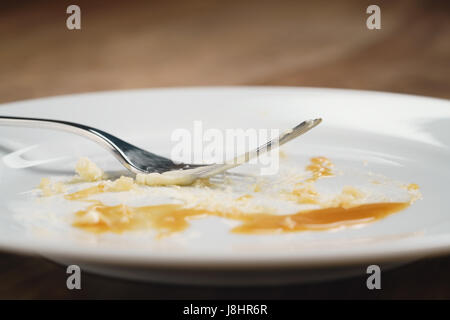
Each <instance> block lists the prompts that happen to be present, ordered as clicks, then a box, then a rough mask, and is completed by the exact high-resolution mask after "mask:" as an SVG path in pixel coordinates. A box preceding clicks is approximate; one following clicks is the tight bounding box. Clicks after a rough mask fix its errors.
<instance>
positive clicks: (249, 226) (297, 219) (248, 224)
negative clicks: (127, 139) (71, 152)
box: [65, 157, 418, 237]
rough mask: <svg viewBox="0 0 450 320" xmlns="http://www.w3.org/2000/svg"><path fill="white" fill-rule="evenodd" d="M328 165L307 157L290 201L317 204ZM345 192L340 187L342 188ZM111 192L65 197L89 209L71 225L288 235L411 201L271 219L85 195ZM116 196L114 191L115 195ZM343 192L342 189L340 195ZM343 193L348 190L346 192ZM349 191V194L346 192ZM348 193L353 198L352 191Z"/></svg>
mask: <svg viewBox="0 0 450 320" xmlns="http://www.w3.org/2000/svg"><path fill="white" fill-rule="evenodd" d="M332 168H333V164H332V163H331V161H330V160H328V159H327V158H325V157H316V158H311V163H310V164H309V165H308V166H307V167H306V170H307V171H309V172H310V173H311V177H310V178H308V179H307V180H306V181H304V182H301V183H299V184H297V186H298V188H296V189H294V190H293V191H292V192H291V193H290V196H291V197H294V198H293V200H295V201H296V202H297V203H302V204H319V202H318V201H319V194H318V193H317V192H316V191H315V189H314V187H313V183H314V182H315V181H316V180H318V179H320V178H322V177H327V176H333V175H334V174H333V171H332ZM199 183H200V184H201V186H202V187H208V186H209V181H206V180H205V181H201V182H199ZM253 187H254V192H259V191H260V186H259V185H254V186H253ZM406 188H407V189H408V190H416V189H418V186H417V185H416V184H410V185H407V186H406ZM344 189H345V188H344ZM108 191H115V190H114V189H111V190H110V188H108V187H107V186H106V185H105V184H103V183H100V184H98V185H96V186H93V187H90V188H87V189H83V190H80V191H78V192H74V193H72V194H68V195H65V199H67V200H79V201H80V200H81V201H87V202H89V203H90V205H89V206H88V207H87V208H86V209H83V210H80V211H78V212H76V214H75V221H74V222H73V225H74V226H75V227H78V228H81V229H83V230H86V231H90V232H94V233H104V232H113V233H122V232H125V231H131V230H139V229H154V230H157V232H158V236H159V237H163V236H166V235H170V234H172V233H175V232H180V231H183V230H185V229H186V228H187V227H188V226H189V221H190V220H192V219H198V218H203V217H207V216H215V217H221V218H227V219H232V220H235V221H239V222H240V225H238V226H237V227H235V228H233V229H232V230H231V232H233V233H239V234H264V233H288V232H298V231H307V230H311V231H312V230H329V229H335V228H339V227H345V226H351V225H356V224H366V223H370V222H373V221H376V220H379V219H382V218H384V217H386V216H388V215H390V214H393V213H395V212H398V211H401V210H403V209H405V208H407V207H408V206H409V205H410V202H382V203H369V204H362V205H352V204H351V203H350V204H346V203H344V202H342V201H341V202H339V203H336V204H334V205H333V206H332V207H328V208H320V209H314V210H302V211H298V212H296V213H293V214H286V215H275V214H269V213H266V212H260V213H245V212H241V211H239V209H237V208H236V209H234V210H233V211H231V212H221V211H212V210H205V209H201V208H185V207H184V206H183V205H181V204H161V205H153V206H140V207H134V206H127V205H124V204H121V205H116V206H108V205H105V204H103V203H102V202H100V201H98V200H87V198H88V197H89V196H92V195H95V194H100V193H103V192H108ZM116 191H117V190H116ZM344 191H345V190H344ZM347 191H348V190H347ZM350 191H351V192H350ZM350 191H348V192H347V193H350V194H351V195H353V193H354V192H355V191H354V190H353V189H352V190H350ZM250 198H252V195H250V194H244V195H243V196H241V197H239V198H237V199H236V200H238V201H245V200H247V199H250Z"/></svg>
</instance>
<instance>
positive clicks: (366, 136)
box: [0, 87, 450, 284]
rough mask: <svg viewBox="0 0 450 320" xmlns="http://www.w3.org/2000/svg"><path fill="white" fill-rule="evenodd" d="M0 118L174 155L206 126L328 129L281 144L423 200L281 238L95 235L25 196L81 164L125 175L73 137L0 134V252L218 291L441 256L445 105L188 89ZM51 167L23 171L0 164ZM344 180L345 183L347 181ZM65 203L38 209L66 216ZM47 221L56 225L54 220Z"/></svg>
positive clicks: (447, 153)
mask: <svg viewBox="0 0 450 320" xmlns="http://www.w3.org/2000/svg"><path fill="white" fill-rule="evenodd" d="M0 114H2V115H16V116H29V117H33V116H34V117H42V118H54V119H61V120H69V121H74V122H80V123H83V124H86V125H91V126H94V127H98V128H100V129H102V130H105V131H107V132H110V133H112V134H115V135H117V136H119V137H122V138H123V139H125V140H127V141H130V142H132V143H134V144H136V145H139V146H141V147H143V148H144V149H147V150H151V151H154V152H156V153H159V154H162V155H166V156H168V155H170V148H171V147H172V146H173V143H172V142H171V141H170V135H171V133H172V131H173V130H174V129H176V128H187V129H192V127H193V121H194V120H202V121H203V124H204V126H205V127H209V128H221V129H226V128H280V129H283V128H289V127H292V126H293V125H295V124H297V123H299V122H300V121H302V120H304V119H308V118H315V117H322V118H323V119H324V122H323V123H322V124H321V125H320V126H319V127H317V128H316V129H314V130H313V131H312V132H310V133H308V134H307V135H305V136H304V137H301V138H299V139H297V140H295V141H293V142H291V143H289V144H287V145H286V149H285V150H286V152H287V153H288V154H289V155H290V156H291V157H293V159H298V161H303V162H304V161H306V159H307V158H308V157H311V156H316V155H324V156H327V157H328V158H330V159H332V160H333V161H334V162H335V163H336V165H337V166H338V167H339V168H342V169H344V170H345V169H346V168H347V169H354V168H356V169H361V170H369V171H371V172H376V173H379V174H382V175H385V176H387V177H389V178H392V179H396V180H399V181H404V182H406V183H409V182H414V183H417V184H418V185H419V186H420V189H421V192H422V194H423V199H422V200H419V201H417V202H416V203H414V204H413V205H412V206H411V207H409V208H408V209H406V210H404V211H402V212H400V213H397V214H394V215H391V216H389V217H387V218H385V219H383V220H380V221H377V222H375V223H372V224H368V225H365V226H363V227H360V228H347V229H340V230H337V231H336V230H335V231H323V232H300V233H292V234H282V235H264V236H256V235H236V234H232V233H230V232H229V227H227V225H226V224H224V223H222V222H219V221H217V219H213V218H211V219H204V220H199V221H196V222H194V223H193V224H192V226H191V227H190V228H189V229H188V230H186V231H185V232H183V233H182V234H181V235H177V236H174V237H169V238H168V239H164V240H154V239H152V238H146V237H138V236H136V235H134V234H133V233H125V234H123V235H121V236H108V235H106V236H105V235H100V236H99V235H93V234H87V233H85V232H84V231H80V230H75V228H73V227H71V226H70V224H68V223H66V224H64V223H61V222H55V223H50V222H49V221H50V220H46V219H42V211H43V210H45V206H43V205H42V203H39V201H38V200H36V201H35V202H34V203H33V205H32V206H31V207H30V201H29V196H30V190H32V189H33V188H35V187H36V186H37V185H38V184H39V182H40V179H41V178H42V177H48V176H56V177H57V176H67V175H71V174H73V166H74V164H75V162H76V160H77V159H78V158H79V157H80V156H88V157H90V158H91V159H93V160H95V161H96V162H98V163H99V164H100V165H101V166H102V167H106V168H107V169H110V170H121V169H122V168H121V166H120V164H118V163H117V162H116V160H115V159H114V158H112V157H111V156H110V155H109V154H108V153H107V152H106V151H105V150H103V149H101V148H100V147H98V146H97V145H96V144H95V143H93V142H90V141H89V140H86V139H84V138H81V137H78V136H75V135H71V134H69V133H62V132H54V131H49V130H43V129H27V128H12V127H0V157H1V158H2V159H3V161H1V162H0V183H1V192H0V248H1V249H3V250H7V251H11V252H17V253H35V254H38V255H42V256H46V257H50V258H51V259H54V260H56V261H59V262H62V263H65V264H79V265H81V266H82V268H85V269H86V270H90V271H93V272H98V273H102V274H108V275H114V276H119V277H125V278H133V279H142V280H156V281H170V282H184V283H221V284H268V283H286V282H292V281H313V280H326V279H328V278H332V277H341V276H345V275H350V274H354V273H358V272H359V273H363V272H365V269H364V268H365V266H367V265H369V264H378V265H382V266H385V265H386V266H392V265H395V264H398V263H403V262H405V261H410V260H414V259H418V258H421V257H425V256H430V255H444V254H448V253H449V252H450V197H449V196H448V183H449V181H450V179H449V178H450V171H449V164H450V103H449V102H448V101H446V100H439V99H433V98H426V97H418V96H409V95H398V94H389V93H381V92H364V91H353V90H334V89H312V88H271V87H261V88H251V87H250V88H246V87H241V88H188V89H185V88H183V89H181V88H180V89H155V90H132V91H118V92H101V93H90V94H81V95H70V96H62V97H54V98H45V99H37V100H30V101H24V102H16V103H9V104H4V105H3V106H2V107H1V108H0ZM30 146H34V148H31V149H29V150H28V151H27V152H26V153H24V155H23V158H24V159H25V160H26V161H30V160H48V159H54V161H52V162H49V163H44V164H42V165H39V166H33V167H29V168H25V169H17V168H11V166H10V165H8V164H7V163H5V161H4V157H5V156H6V155H8V154H10V153H11V152H14V151H17V150H21V149H23V148H27V147H30ZM350 179H351V177H350ZM67 209H68V208H67V207H66V206H65V205H63V204H61V206H60V207H59V209H53V211H52V212H47V213H48V214H51V215H53V216H56V217H58V216H59V215H64V214H67V212H65V211H67ZM55 221H58V219H56V220H55Z"/></svg>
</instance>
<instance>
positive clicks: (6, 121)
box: [0, 116, 136, 167]
mask: <svg viewBox="0 0 450 320" xmlns="http://www.w3.org/2000/svg"><path fill="white" fill-rule="evenodd" d="M0 125H5V126H21V127H31V128H45V129H56V130H61V131H67V132H71V133H74V134H77V135H79V136H82V137H85V138H88V139H90V140H92V141H94V142H97V143H98V144H99V145H101V146H102V147H104V148H106V149H107V150H108V151H110V152H112V153H113V155H114V156H115V157H116V158H117V159H118V160H119V161H120V162H122V164H124V165H125V166H126V167H129V166H130V163H128V161H127V156H126V154H124V152H122V150H125V151H126V150H129V149H130V148H136V147H135V146H133V145H131V144H129V143H128V142H125V141H123V140H121V139H119V138H117V137H115V136H113V135H111V134H109V133H107V132H105V131H102V130H99V129H96V128H92V127H89V126H85V125H83V124H79V123H74V122H70V121H63V120H53V119H42V118H24V117H10V116H0Z"/></svg>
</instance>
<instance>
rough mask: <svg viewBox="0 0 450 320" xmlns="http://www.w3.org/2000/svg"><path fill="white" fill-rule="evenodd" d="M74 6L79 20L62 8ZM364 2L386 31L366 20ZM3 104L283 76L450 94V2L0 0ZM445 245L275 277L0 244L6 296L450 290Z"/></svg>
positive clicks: (396, 294) (351, 294) (298, 81)
mask: <svg viewBox="0 0 450 320" xmlns="http://www.w3.org/2000/svg"><path fill="white" fill-rule="evenodd" d="M70 4H77V5H79V6H80V7H81V16H82V17H81V20H82V22H81V26H82V29H81V30H76V31H70V30H68V29H67V28H66V24H65V21H66V18H67V16H68V15H67V14H66V8H67V6H68V5H70ZM370 4H377V5H379V6H380V7H381V23H382V29H381V30H368V29H367V28H366V24H365V21H366V18H367V16H368V15H367V14H366V13H365V11H366V8H367V6H368V5H370ZM0 40H1V41H0V103H1V102H8V101H15V100H21V99H29V98H36V97H43V96H50V95H60V94H68V93H78V92H87V91H98V90H115V89H128V88H150V87H162V86H203V85H283V86H284V85H288V86H320V87H337V88H353V89H367V90H382V91H391V92H400V93H410V94H419V95H427V96H434V97H441V98H450V1H437V0H434V1H426V0H423V1H419V0H405V1H393V0H390V1H376V2H373V1H365V0H355V1H348V0H345V1H299V0H296V1H295V0H293V1H275V0H272V1H266V0H254V1H246V0H241V1H220V0H205V1H172V0H168V1H133V2H125V1H120V2H119V1H87V0H85V1H41V0H36V1H6V0H3V1H1V2H0ZM448 270H450V257H446V258H445V257H444V258H438V259H428V260H424V261H421V262H417V263H413V264H410V265H407V266H404V267H402V268H399V269H397V270H394V271H389V272H386V273H385V274H384V275H383V289H382V290H381V291H377V292H371V291H368V290H367V289H366V287H365V277H361V278H353V279H348V280H341V281H336V282H330V283H322V284H317V285H300V286H299V285H295V286H283V287H275V288H262V289H252V288H240V289H231V288H228V289H224V288H207V287H187V286H182V287H179V286H168V285H161V284H138V283H132V282H127V281H120V280H113V279H107V278H103V277H98V276H94V275H86V277H84V278H83V290H81V291H80V292H77V291H68V290H67V289H66V287H65V279H66V274H65V270H64V269H63V268H62V267H60V266H57V265H55V264H53V263H50V262H48V261H45V260H43V259H39V258H30V257H20V256H15V255H10V254H4V253H3V254H0V283H1V285H0V298H126V297H131V298H146V297H148V298H209V299H214V298H255V299H258V298H284V299H286V298H450V272H448Z"/></svg>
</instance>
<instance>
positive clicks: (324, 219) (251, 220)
mask: <svg viewBox="0 0 450 320" xmlns="http://www.w3.org/2000/svg"><path fill="white" fill-rule="evenodd" d="M408 206H409V203H403V202H391V203H370V204H363V205H359V206H355V207H351V208H342V207H335V208H326V209H316V210H307V211H299V212H297V213H294V214H288V215H273V214H266V213H253V214H248V213H242V212H240V211H235V212H219V211H208V210H203V209H196V208H183V206H182V205H180V204H163V205H156V206H143V207H131V206H126V205H123V204H122V205H117V206H107V205H105V204H103V203H101V202H99V201H97V202H96V203H94V204H92V205H91V206H89V207H88V208H86V209H85V210H81V211H78V212H77V213H76V220H75V222H74V223H73V225H74V226H76V227H79V228H82V229H84V230H87V231H90V232H95V233H103V232H113V233H122V232H124V231H129V230H138V229H146V228H152V229H155V230H157V231H158V232H159V237H162V236H165V235H169V234H172V233H174V232H179V231H182V230H184V229H186V228H187V227H188V226H189V220H191V219H194V218H202V217H206V216H216V217H223V218H228V219H233V220H238V221H240V222H241V225H239V226H237V227H235V228H233V229H232V230H231V231H232V232H234V233H241V234H260V233H274V232H275V233H286V232H296V231H306V230H326V229H333V228H338V227H342V226H350V225H355V224H362V223H369V222H373V221H376V220H379V219H381V218H384V217H386V216H387V215H389V214H392V213H395V212H398V211H400V210H403V209H405V208H406V207H408ZM93 213H94V214H93Z"/></svg>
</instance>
